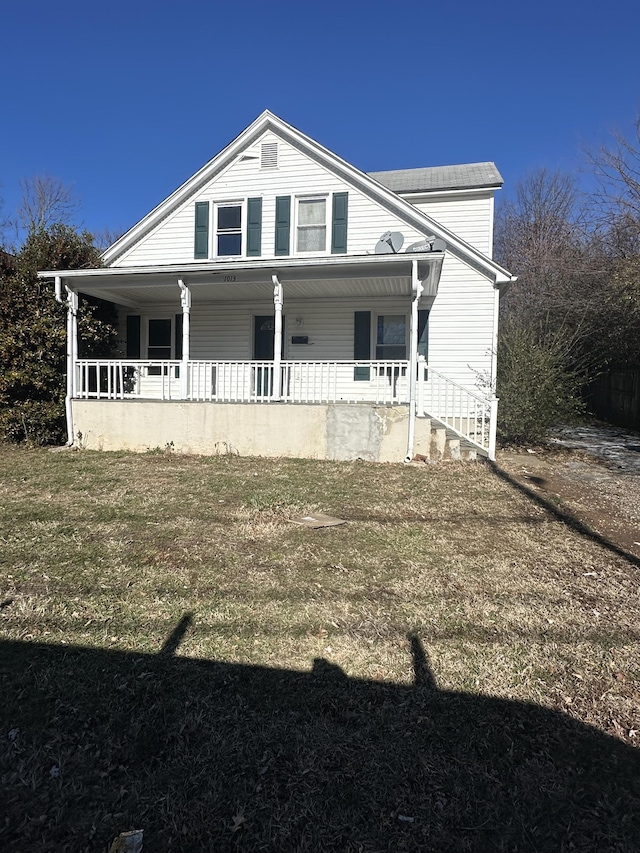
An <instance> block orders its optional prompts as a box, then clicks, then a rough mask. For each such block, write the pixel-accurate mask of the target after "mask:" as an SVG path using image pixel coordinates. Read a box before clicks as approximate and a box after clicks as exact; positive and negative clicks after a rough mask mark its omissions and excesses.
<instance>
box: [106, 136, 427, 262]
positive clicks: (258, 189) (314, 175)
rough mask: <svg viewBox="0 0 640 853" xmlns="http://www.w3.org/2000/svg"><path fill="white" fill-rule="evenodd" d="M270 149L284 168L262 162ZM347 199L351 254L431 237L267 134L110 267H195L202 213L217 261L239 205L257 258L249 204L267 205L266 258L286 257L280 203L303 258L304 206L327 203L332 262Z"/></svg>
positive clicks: (294, 253) (244, 238)
mask: <svg viewBox="0 0 640 853" xmlns="http://www.w3.org/2000/svg"><path fill="white" fill-rule="evenodd" d="M265 149H266V151H267V153H269V154H273V152H277V166H275V167H273V166H270V165H269V166H266V167H265V166H263V159H262V154H263V151H265ZM341 193H348V230H347V240H346V251H345V252H344V254H348V255H366V254H371V253H373V251H374V248H375V245H376V242H377V241H378V239H379V237H380V236H381V235H382V234H383V233H384V232H385V231H399V232H401V233H402V234H403V236H404V246H405V247H406V246H408V245H409V244H411V243H413V242H415V241H417V240H419V239H420V237H421V236H425V235H427V232H428V229H425V230H423V231H422V232H421V231H418V230H417V229H416V228H415V227H412V226H411V225H409V224H407V222H406V221H404V220H403V219H402V218H400V217H399V216H397V215H396V214H394V213H392V212H390V211H389V210H387V209H386V208H385V207H384V206H383V205H382V204H380V203H378V202H376V201H374V200H372V199H371V198H370V197H368V196H367V195H365V194H364V193H363V192H362V191H361V190H359V189H356V188H354V187H353V185H352V184H350V183H349V182H347V181H345V180H344V179H342V178H340V177H338V176H337V175H336V174H335V173H334V172H332V171H331V170H330V169H328V168H327V167H326V166H324V165H322V164H320V163H318V162H316V161H314V160H313V159H311V158H310V157H309V156H308V155H306V154H305V153H303V152H302V151H300V150H299V149H298V148H296V147H295V146H293V145H292V144H291V143H290V142H288V141H286V140H283V139H282V138H280V137H279V136H278V135H277V134H275V133H274V132H267V133H265V134H263V135H262V136H261V137H260V138H259V139H258V140H257V141H256V142H255V143H254V144H252V145H251V146H249V147H248V148H246V149H245V150H244V151H243V152H242V153H241V154H240V155H239V156H237V157H236V158H234V160H233V162H232V163H230V164H229V165H228V166H227V167H226V168H225V169H223V170H222V171H221V172H220V173H219V174H217V175H216V176H215V177H213V178H212V179H211V180H210V181H208V182H207V183H206V184H205V185H204V186H202V187H200V188H199V189H198V190H196V191H195V192H194V193H193V194H192V195H191V196H190V197H189V198H188V199H186V200H185V201H184V202H183V203H182V204H181V205H180V206H179V207H178V208H177V209H176V210H174V211H173V212H172V213H171V214H170V215H169V216H167V218H166V219H164V220H163V221H161V222H160V223H159V224H158V225H157V226H156V227H155V228H153V229H152V230H151V231H150V233H148V234H147V235H145V236H143V237H142V238H141V239H139V240H138V241H137V242H136V243H135V244H134V245H133V246H132V247H131V248H130V249H128V250H127V251H125V252H123V253H122V254H121V255H119V256H118V257H117V258H116V259H115V260H114V261H113V262H112V264H111V265H112V266H138V265H151V266H155V265H159V264H185V263H191V262H193V260H194V257H195V253H194V241H195V227H196V225H195V219H196V210H198V211H206V210H208V221H209V234H208V249H207V253H206V254H202V255H200V257H202V258H203V259H208V260H214V259H215V258H216V257H222V256H225V254H224V250H222V251H220V252H219V251H218V246H217V240H216V237H217V236H219V233H222V229H221V228H220V220H221V218H222V217H221V216H220V212H221V210H223V209H228V208H233V207H234V205H238V206H239V208H240V210H239V219H240V230H241V234H240V238H241V242H242V251H241V253H240V256H241V257H247V256H250V252H248V251H247V250H248V248H249V247H248V245H247V244H248V234H247V225H248V222H249V214H250V205H249V201H248V200H249V199H260V200H261V240H260V255H259V256H260V257H263V258H272V257H277V256H280V255H281V253H278V254H277V253H276V206H277V199H279V198H283V197H284V198H289V199H290V250H289V251H288V252H287V253H285V254H287V255H289V256H291V257H300V256H304V254H305V252H304V250H302V249H300V248H299V240H298V236H299V235H298V232H297V229H298V228H304V226H303V225H300V224H299V223H300V222H301V220H302V217H303V216H304V215H305V214H304V213H302V212H301V207H300V205H301V204H302V205H303V206H304V205H305V203H308V202H309V201H313V200H314V199H317V200H318V201H319V202H324V213H325V219H324V227H325V228H326V230H327V233H326V237H325V248H324V249H323V250H320V251H319V252H316V253H314V254H323V253H325V254H330V253H331V240H330V236H331V235H330V233H329V232H330V230H331V225H332V220H333V198H334V196H335V195H336V194H341ZM197 206H198V207H197ZM307 215H308V214H307ZM223 249H224V246H223ZM254 256H255V255H254Z"/></svg>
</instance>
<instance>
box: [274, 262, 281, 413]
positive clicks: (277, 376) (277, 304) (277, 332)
mask: <svg viewBox="0 0 640 853" xmlns="http://www.w3.org/2000/svg"><path fill="white" fill-rule="evenodd" d="M271 281H272V282H273V306H274V309H275V317H274V323H273V394H272V395H271V399H272V400H273V401H274V402H275V401H278V400H281V399H282V369H281V368H282V302H283V292H282V285H281V284H280V280H279V278H278V276H277V275H275V274H274V275H272V276H271Z"/></svg>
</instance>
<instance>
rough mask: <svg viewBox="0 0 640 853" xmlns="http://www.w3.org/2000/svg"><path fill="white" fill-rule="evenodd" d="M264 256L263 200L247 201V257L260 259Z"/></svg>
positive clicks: (252, 199)
mask: <svg viewBox="0 0 640 853" xmlns="http://www.w3.org/2000/svg"><path fill="white" fill-rule="evenodd" d="M261 254H262V199H261V198H250V199H247V255H248V257H250V258H258V257H260V255H261Z"/></svg>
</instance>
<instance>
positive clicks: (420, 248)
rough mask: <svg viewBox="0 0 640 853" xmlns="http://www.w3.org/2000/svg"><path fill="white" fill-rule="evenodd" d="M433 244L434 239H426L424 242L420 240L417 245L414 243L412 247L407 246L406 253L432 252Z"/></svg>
mask: <svg viewBox="0 0 640 853" xmlns="http://www.w3.org/2000/svg"><path fill="white" fill-rule="evenodd" d="M432 244H433V237H429V238H427V237H425V238H424V239H423V240H418V242H417V243H412V244H411V245H410V246H407V248H406V249H405V250H404V251H405V253H407V254H410V253H411V252H430V251H431V246H432Z"/></svg>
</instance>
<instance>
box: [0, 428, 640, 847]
mask: <svg viewBox="0 0 640 853" xmlns="http://www.w3.org/2000/svg"><path fill="white" fill-rule="evenodd" d="M0 471H1V472H2V473H1V474H0V496H1V497H0V696H1V702H0V738H1V740H0V800H1V801H2V802H3V808H2V809H0V848H1V849H2V850H4V851H9V850H16V851H17V850H21V851H22V850H34V851H35V850H37V851H64V850H69V851H80V850H87V851H94V850H95V851H98V850H100V851H102V850H105V849H106V848H107V846H108V844H109V842H110V841H111V840H112V839H113V837H114V836H115V835H117V834H118V833H119V832H121V831H123V830H130V829H144V832H145V848H144V849H145V850H148V851H153V853H159V851H168V850H174V851H178V853H182V851H187V850H189V851H192V850H198V851H200V850H202V851H205V850H207V851H209V850H216V851H217V850H243V851H244V850H246V851H249V850H251V851H254V850H255V851H258V850H260V851H288V850H291V851H306V850H317V851H333V850H335V851H347V850H349V851H363V852H364V851H366V853H373V851H382V850H390V851H391V850H393V851H403V850H404V851H411V850H417V849H420V850H433V851H467V850H469V851H471V850H473V851H486V850H497V851H498V850H503V851H515V850H518V851H529V850H530V851H564V850H567V851H569V850H572V851H579V850H585V851H586V850H596V849H597V850H599V851H600V850H612V851H613V850H615V851H632V850H637V847H638V841H637V840H638V838H639V837H640V791H639V788H638V786H639V784H640V782H639V780H640V763H639V761H638V749H637V744H639V743H640V731H638V730H640V714H639V708H640V657H639V654H638V645H637V643H638V638H639V636H640V623H639V618H638V615H639V612H640V608H639V597H640V578H639V572H640V569H638V567H637V565H634V564H633V563H632V562H630V561H627V560H626V559H624V557H623V556H620V555H618V554H616V553H615V552H614V551H612V550H610V549H608V548H606V547H604V546H603V545H602V544H598V543H597V542H596V541H595V540H592V539H590V538H589V537H588V536H586V535H584V534H581V533H578V532H575V531H574V530H572V529H571V528H570V527H568V526H567V525H566V524H564V523H562V521H561V520H560V519H559V518H558V517H557V515H554V514H553V513H550V512H548V511H547V510H545V508H544V507H542V506H541V505H540V504H538V503H536V502H535V501H532V500H530V499H528V498H527V497H526V496H525V495H524V494H523V493H522V492H521V491H519V490H518V489H515V488H513V487H512V486H510V485H509V483H508V482H505V481H504V480H501V479H500V478H498V477H497V476H496V475H495V473H494V472H493V471H492V469H491V468H490V467H489V466H488V465H484V464H477V465H474V464H468V465H458V464H455V463H450V464H448V465H441V466H423V467H403V466H400V465H398V466H382V465H370V464H364V463H331V462H311V461H297V460H258V459H247V458H236V457H223V458H191V457H181V456H177V455H172V454H170V453H162V452H158V453H155V454H152V453H150V454H146V455H128V454H124V453H118V454H115V453H114V454H107V453H103V454H99V453H89V452H80V453H57V454H54V453H50V452H48V451H45V450H35V449H33V450H30V449H16V448H13V447H8V446H3V445H0ZM314 510H317V511H322V512H326V513H330V514H332V515H336V516H339V517H341V518H343V519H346V520H347V524H345V525H343V526H340V527H333V528H326V529H321V530H312V529H308V528H305V527H301V526H298V525H295V524H292V523H291V522H290V519H291V518H292V517H294V516H296V515H300V514H307V513H309V512H312V511H314ZM423 652H424V654H423ZM414 682H415V683H414Z"/></svg>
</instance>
